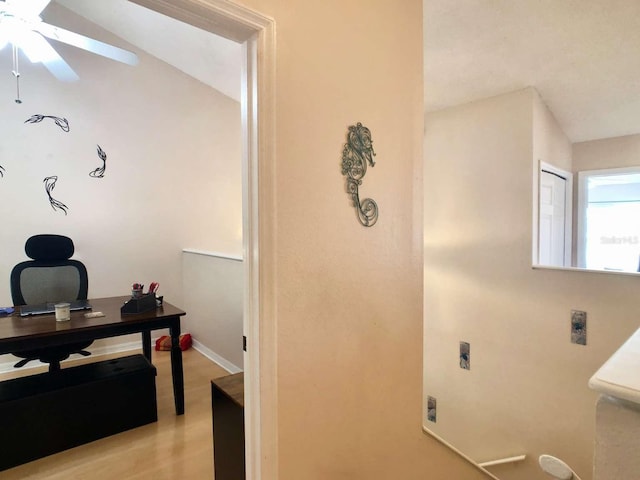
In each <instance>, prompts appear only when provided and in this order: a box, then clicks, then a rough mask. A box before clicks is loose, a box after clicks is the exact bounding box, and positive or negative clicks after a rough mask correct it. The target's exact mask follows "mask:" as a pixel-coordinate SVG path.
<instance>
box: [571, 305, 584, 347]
mask: <svg viewBox="0 0 640 480" xmlns="http://www.w3.org/2000/svg"><path fill="white" fill-rule="evenodd" d="M571 343H575V344H577V345H586V344H587V312H583V311H582V310H571Z"/></svg>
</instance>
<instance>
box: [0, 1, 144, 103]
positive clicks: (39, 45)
mask: <svg viewBox="0 0 640 480" xmlns="http://www.w3.org/2000/svg"><path fill="white" fill-rule="evenodd" d="M50 2H51V0H0V50H1V49H3V48H4V47H5V46H6V45H7V44H9V43H11V44H12V47H13V75H14V76H15V77H16V81H17V82H18V84H17V85H18V98H16V102H17V103H21V101H20V85H19V78H20V72H19V69H18V49H20V50H22V51H23V53H24V54H25V55H26V57H27V58H28V59H29V60H30V61H31V62H32V63H37V62H41V63H42V64H43V65H44V66H45V67H46V68H47V70H49V72H51V74H53V76H54V77H56V78H57V79H58V80H61V81H63V82H70V81H75V80H78V79H79V77H78V75H77V74H76V72H74V71H73V69H72V68H71V67H70V66H69V64H68V63H67V62H65V61H64V59H63V58H62V57H61V56H60V55H59V54H58V52H56V50H55V49H54V48H53V47H52V46H51V44H50V43H49V42H48V41H47V40H46V39H47V38H48V39H51V40H56V41H58V42H62V43H66V44H68V45H72V46H74V47H78V48H82V49H83V50H87V51H89V52H92V53H95V54H97V55H101V56H103V57H107V58H110V59H112V60H116V61H118V62H122V63H125V64H128V65H136V64H137V63H138V57H137V56H136V54H135V53H132V52H129V51H127V50H123V49H122V48H118V47H114V46H113V45H109V44H107V43H103V42H100V41H98V40H95V39H93V38H89V37H85V36H84V35H80V34H78V33H74V32H71V31H69V30H65V29H63V28H60V27H56V26H54V25H50V24H48V23H46V22H43V21H42V18H41V17H40V14H41V13H42V11H43V10H44V9H45V8H46V7H47V5H49V3H50Z"/></svg>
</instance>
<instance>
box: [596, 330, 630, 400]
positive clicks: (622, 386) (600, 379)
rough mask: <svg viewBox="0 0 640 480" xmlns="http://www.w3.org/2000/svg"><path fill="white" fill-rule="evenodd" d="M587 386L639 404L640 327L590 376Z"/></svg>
mask: <svg viewBox="0 0 640 480" xmlns="http://www.w3.org/2000/svg"><path fill="white" fill-rule="evenodd" d="M589 387H591V388H592V389H593V390H596V391H598V392H600V393H604V394H605V395H610V396H612V397H617V398H621V399H623V400H627V401H630V402H634V403H637V404H640V329H638V330H636V332H635V333H634V334H633V335H631V337H629V339H628V340H627V341H626V342H625V343H624V344H623V345H622V346H621V347H620V348H619V349H618V350H617V351H616V352H615V353H614V354H613V355H612V356H611V358H609V360H607V361H606V362H605V363H604V365H602V367H600V369H599V370H598V371H597V372H596V373H595V374H594V375H593V377H591V379H590V380H589Z"/></svg>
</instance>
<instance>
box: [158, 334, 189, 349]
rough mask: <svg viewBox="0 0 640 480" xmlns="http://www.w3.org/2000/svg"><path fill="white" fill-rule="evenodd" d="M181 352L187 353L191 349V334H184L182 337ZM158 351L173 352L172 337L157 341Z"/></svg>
mask: <svg viewBox="0 0 640 480" xmlns="http://www.w3.org/2000/svg"><path fill="white" fill-rule="evenodd" d="M179 343H180V350H182V351H185V350H187V349H188V348H190V347H191V334H190V333H183V334H182V335H180V341H179ZM156 350H171V337H170V336H168V335H163V336H161V337H160V338H159V339H157V340H156Z"/></svg>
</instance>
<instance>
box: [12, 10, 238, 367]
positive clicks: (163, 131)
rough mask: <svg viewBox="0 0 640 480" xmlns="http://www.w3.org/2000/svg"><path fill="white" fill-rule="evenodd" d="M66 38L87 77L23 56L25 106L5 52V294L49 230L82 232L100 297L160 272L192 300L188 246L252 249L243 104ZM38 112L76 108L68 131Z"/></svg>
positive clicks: (89, 30)
mask: <svg viewBox="0 0 640 480" xmlns="http://www.w3.org/2000/svg"><path fill="white" fill-rule="evenodd" d="M47 13H48V14H49V17H48V19H49V20H50V21H52V22H53V23H54V24H57V25H61V26H65V27H67V28H70V29H72V30H75V31H81V32H83V33H86V34H88V35H92V36H97V37H98V38H100V39H102V40H105V41H107V42H117V44H118V45H123V42H122V41H121V40H118V39H117V38H114V37H113V36H112V35H110V34H108V33H106V32H104V31H102V30H101V29H99V28H98V27H96V26H95V25H92V24H90V23H88V22H87V21H85V20H83V19H81V18H80V17H77V16H75V15H73V14H71V13H70V12H68V11H66V10H65V9H64V8H62V7H60V6H58V5H56V4H52V5H51V6H50V7H49V8H48V9H47ZM56 48H58V50H59V52H60V53H61V54H62V55H63V57H64V58H65V59H66V60H67V61H68V63H69V64H70V65H71V66H72V68H74V69H75V70H76V72H77V73H78V75H79V76H80V80H79V81H78V82H75V83H63V82H60V81H58V80H56V79H55V78H54V77H53V76H52V75H51V74H49V73H48V72H47V71H46V70H45V69H44V68H43V67H42V66H40V65H31V64H29V63H28V62H27V61H24V62H22V67H21V71H22V77H21V96H22V100H23V103H22V104H20V105H18V104H16V103H15V102H14V93H15V80H14V79H13V76H12V75H11V74H10V68H11V49H10V48H5V49H4V50H2V52H0V55H1V57H0V59H1V62H0V63H1V64H2V65H4V66H5V67H6V70H5V73H7V74H6V75H2V76H0V92H2V98H0V115H2V119H3V120H2V142H1V146H0V165H2V166H3V167H4V168H5V169H6V171H5V174H4V177H3V178H0V195H1V196H2V201H1V202H0V217H1V218H3V219H4V220H5V224H6V225H7V227H8V228H3V229H2V231H1V232H0V239H1V241H2V246H3V247H2V250H3V255H2V256H1V257H0V270H1V271H3V272H5V273H4V275H2V276H1V277H0V304H1V305H10V304H11V297H10V292H9V271H10V269H11V268H12V267H13V265H15V264H16V263H18V262H19V261H22V260H26V259H27V258H26V256H25V254H24V242H25V240H26V238H27V237H28V236H30V235H32V234H36V233H43V232H46V233H60V234H64V235H68V236H70V237H72V238H73V239H74V242H75V244H76V254H75V258H78V259H80V260H82V261H84V262H85V264H86V265H87V268H88V270H89V295H90V296H92V297H100V296H111V295H126V294H128V293H129V291H130V286H131V284H132V283H133V282H135V281H140V282H143V283H145V284H147V285H148V284H149V282H151V281H153V280H155V281H158V282H160V291H159V293H161V294H163V295H164V296H165V299H166V300H167V301H169V302H171V303H174V304H176V305H179V306H183V303H182V302H183V297H182V273H181V267H182V263H181V262H182V256H181V255H182V253H181V252H182V249H183V248H185V247H191V248H200V249H206V250H213V251H218V252H223V253H229V254H241V253H242V231H241V230H242V203H241V142H240V106H239V104H238V102H236V101H234V100H232V99H230V98H229V97H226V96H224V95H222V94H220V93H219V92H217V91H215V90H213V89H212V88H210V87H208V86H206V85H204V84H202V83H200V82H198V81H196V80H193V79H191V78H189V77H187V76H185V75H184V74H183V73H181V72H179V71H178V70H176V69H174V68H172V67H170V66H169V65H167V64H165V63H163V62H160V61H158V60H157V59H155V58H153V57H151V56H149V55H146V54H145V53H144V52H138V53H139V56H140V64H139V65H138V66H137V67H135V68H133V67H129V66H126V65H121V64H119V63H116V62H112V61H109V60H107V59H103V58H101V57H98V56H96V55H91V54H89V53H86V52H83V51H79V50H78V49H75V48H71V47H65V46H58V45H56ZM33 114H45V115H57V116H60V117H66V118H67V119H68V120H69V122H70V128H71V129H70V132H69V133H64V132H62V131H61V130H60V129H59V128H58V127H57V126H56V125H55V124H54V123H53V121H51V120H48V119H47V120H45V121H43V122H41V123H37V124H33V125H31V124H25V123H24V121H25V120H26V119H27V118H29V117H30V116H31V115H33ZM96 144H100V145H101V147H102V148H103V149H104V150H105V152H106V153H107V156H108V158H107V164H106V165H107V169H106V173H105V176H104V178H102V179H94V178H90V177H89V175H88V173H89V172H90V171H92V170H93V169H95V168H96V167H98V166H100V165H101V161H100V159H99V158H98V156H97V154H96ZM49 175H58V177H59V179H58V182H57V184H56V186H55V190H54V192H53V193H54V197H55V198H57V199H59V200H60V201H62V202H64V203H65V204H66V205H67V206H68V207H69V211H68V215H66V216H65V215H64V213H63V212H61V211H53V210H52V208H51V206H50V205H49V203H48V200H47V196H46V193H45V190H44V185H43V178H44V177H46V176H49ZM114 341H115V342H121V341H123V339H114ZM7 360H10V359H7Z"/></svg>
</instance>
